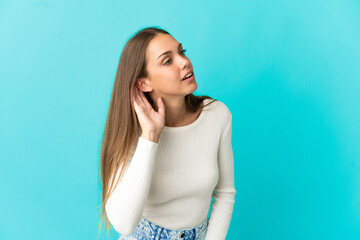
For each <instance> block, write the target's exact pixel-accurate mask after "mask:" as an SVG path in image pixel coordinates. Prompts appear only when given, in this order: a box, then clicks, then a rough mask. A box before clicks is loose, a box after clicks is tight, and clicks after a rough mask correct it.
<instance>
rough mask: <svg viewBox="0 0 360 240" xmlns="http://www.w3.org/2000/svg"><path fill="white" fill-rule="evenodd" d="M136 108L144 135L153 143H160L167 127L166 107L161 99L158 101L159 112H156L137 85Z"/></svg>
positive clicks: (135, 91) (134, 101) (135, 87)
mask: <svg viewBox="0 0 360 240" xmlns="http://www.w3.org/2000/svg"><path fill="white" fill-rule="evenodd" d="M133 96H134V99H133V103H134V108H135V112H136V115H137V117H138V120H139V123H140V126H141V130H142V135H141V137H143V138H146V139H148V140H150V141H153V142H158V140H159V137H160V134H161V132H162V130H163V128H164V126H165V105H164V102H163V101H162V99H161V97H159V98H158V99H157V106H158V111H157V112H156V111H155V110H154V109H153V108H152V106H151V104H150V103H149V101H148V100H147V99H146V97H145V95H144V93H143V92H142V91H141V90H140V89H139V88H138V87H137V86H136V85H135V86H134V95H133Z"/></svg>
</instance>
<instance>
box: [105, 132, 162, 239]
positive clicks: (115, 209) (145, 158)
mask: <svg viewBox="0 0 360 240" xmlns="http://www.w3.org/2000/svg"><path fill="white" fill-rule="evenodd" d="M158 145H159V144H158V143H155V142H152V141H150V140H147V139H145V138H142V137H139V140H138V144H137V147H136V149H135V152H134V153H133V155H132V158H131V162H130V164H129V165H128V168H127V169H126V170H125V172H124V174H123V176H122V177H121V180H120V181H119V183H118V185H117V186H116V188H115V190H114V191H113V192H112V194H111V196H110V198H109V199H108V201H107V202H106V205H105V210H106V215H107V217H108V219H109V221H110V223H111V224H112V226H113V227H114V229H115V230H116V231H117V232H119V233H120V234H124V235H128V234H131V233H132V232H133V231H134V230H135V228H136V227H137V225H138V224H139V223H140V220H141V218H142V216H143V211H144V208H145V203H146V201H147V198H148V194H149V190H150V184H151V178H152V174H153V169H154V165H155V155H156V152H157V149H158ZM119 173H120V169H119V171H118V173H117V174H116V179H115V183H116V181H117V179H118V177H119Z"/></svg>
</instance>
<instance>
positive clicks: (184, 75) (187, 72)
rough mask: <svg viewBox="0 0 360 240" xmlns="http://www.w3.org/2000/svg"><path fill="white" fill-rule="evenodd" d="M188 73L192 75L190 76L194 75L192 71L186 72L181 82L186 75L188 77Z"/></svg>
mask: <svg viewBox="0 0 360 240" xmlns="http://www.w3.org/2000/svg"><path fill="white" fill-rule="evenodd" d="M189 73H192V75H194V73H193V72H192V71H188V72H187V73H185V75H184V77H183V78H182V79H181V80H184V79H185V77H186V75H188V74H189Z"/></svg>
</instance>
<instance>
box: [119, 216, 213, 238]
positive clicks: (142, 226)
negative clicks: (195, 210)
mask: <svg viewBox="0 0 360 240" xmlns="http://www.w3.org/2000/svg"><path fill="white" fill-rule="evenodd" d="M208 225H209V219H208V218H207V217H206V218H205V219H204V220H203V221H202V222H201V223H200V224H199V225H197V226H195V227H194V228H188V229H179V230H173V229H167V228H164V227H161V226H159V225H156V224H155V223H152V222H150V221H149V220H146V219H145V218H142V219H141V221H140V223H139V224H138V225H137V227H136V228H135V230H134V231H133V232H132V233H131V234H130V235H123V234H120V235H119V239H118V240H165V239H169V240H175V239H180V240H205V236H206V232H207V227H208Z"/></svg>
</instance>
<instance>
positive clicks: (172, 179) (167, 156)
mask: <svg viewBox="0 0 360 240" xmlns="http://www.w3.org/2000/svg"><path fill="white" fill-rule="evenodd" d="M210 101H212V99H205V100H204V104H207V103H208V102H210ZM231 129H232V115H231V112H230V110H229V109H228V108H227V106H226V105H225V104H224V103H222V102H221V101H218V100H217V101H215V102H213V103H211V104H210V105H208V106H206V107H205V108H204V110H202V112H201V113H200V115H199V117H198V118H197V119H196V120H195V121H194V122H192V123H191V124H189V125H186V126H182V127H167V126H165V127H164V129H163V131H162V133H161V135H160V138H159V141H158V143H155V142H152V141H149V140H147V139H145V138H142V137H139V141H138V145H137V147H136V150H135V152H134V153H133V154H132V155H131V160H130V164H129V165H128V168H127V169H126V171H125V173H124V176H123V177H122V178H121V180H120V182H119V184H118V185H117V186H116V188H115V190H114V192H113V193H112V194H111V196H110V198H109V200H108V201H107V203H106V205H105V209H106V214H107V217H108V219H109V221H110V222H111V224H112V225H113V227H114V229H115V230H116V231H117V232H119V233H121V234H125V235H128V234H131V233H132V232H133V231H134V229H135V228H136V226H137V225H138V224H139V222H140V220H141V218H142V217H144V218H145V219H147V220H149V221H150V222H153V223H155V224H157V225H159V226H162V227H165V228H168V229H177V230H178V229H187V228H193V227H195V226H196V225H198V224H200V223H201V221H202V220H204V218H205V217H207V216H208V212H209V207H210V203H211V197H213V199H214V201H213V202H212V203H211V208H212V209H211V214H210V218H209V226H208V230H207V234H206V240H223V239H225V237H226V234H227V232H228V228H229V225H230V220H231V216H232V212H233V206H234V204H235V193H236V190H235V186H234V158H233V151H232V145H231ZM118 173H119V172H118ZM118 173H117V175H116V180H117V178H118Z"/></svg>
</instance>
